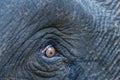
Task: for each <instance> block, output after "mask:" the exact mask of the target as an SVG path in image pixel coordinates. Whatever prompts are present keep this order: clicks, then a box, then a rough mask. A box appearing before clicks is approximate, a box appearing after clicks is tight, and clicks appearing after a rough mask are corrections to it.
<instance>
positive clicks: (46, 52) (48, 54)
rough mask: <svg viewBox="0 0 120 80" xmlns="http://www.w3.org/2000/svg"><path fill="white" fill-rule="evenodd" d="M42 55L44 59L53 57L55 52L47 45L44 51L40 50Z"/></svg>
mask: <svg viewBox="0 0 120 80" xmlns="http://www.w3.org/2000/svg"><path fill="white" fill-rule="evenodd" d="M42 53H43V54H44V55H45V56H46V57H49V58H50V57H53V56H55V54H56V50H55V48H54V47H53V46H52V45H48V46H46V47H45V49H43V50H42Z"/></svg>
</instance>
